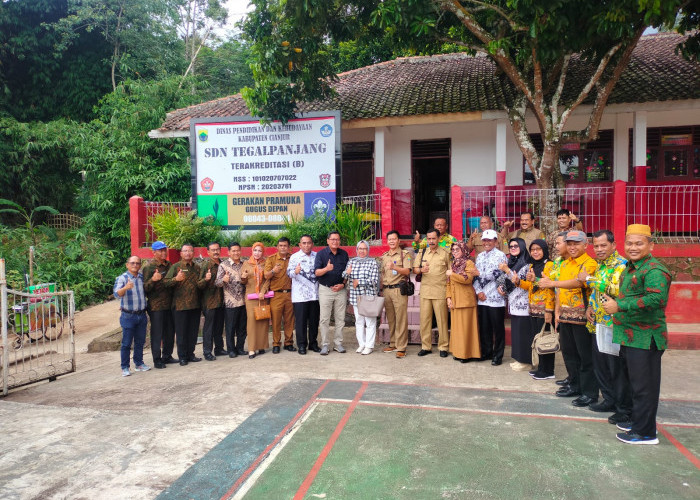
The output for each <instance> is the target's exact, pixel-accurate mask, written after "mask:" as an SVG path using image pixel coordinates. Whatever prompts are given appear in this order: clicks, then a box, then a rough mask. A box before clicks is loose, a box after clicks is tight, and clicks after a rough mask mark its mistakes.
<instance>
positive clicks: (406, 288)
mask: <svg viewBox="0 0 700 500" xmlns="http://www.w3.org/2000/svg"><path fill="white" fill-rule="evenodd" d="M403 259H404V254H403V252H402V253H401V266H402V267H403ZM399 292H400V293H401V295H406V296H407V297H410V296H411V295H413V294H414V293H416V286H415V285H414V284H413V282H412V281H411V270H410V268H409V270H408V276H406V278H405V279H404V280H403V281H402V282H401V283H400V284H399Z"/></svg>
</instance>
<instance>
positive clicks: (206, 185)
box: [199, 177, 214, 192]
mask: <svg viewBox="0 0 700 500" xmlns="http://www.w3.org/2000/svg"><path fill="white" fill-rule="evenodd" d="M199 185H200V186H202V191H206V192H209V191H211V190H212V189H214V181H213V180H211V179H210V178H209V177H205V178H204V179H202V182H200V183H199Z"/></svg>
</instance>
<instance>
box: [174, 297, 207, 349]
mask: <svg viewBox="0 0 700 500" xmlns="http://www.w3.org/2000/svg"><path fill="white" fill-rule="evenodd" d="M201 314H202V313H201V311H200V310H199V309H187V310H185V311H177V310H175V311H173V319H174V320H175V333H176V334H177V357H178V358H180V360H183V359H184V360H189V359H190V358H192V357H194V347H195V346H196V345H197V335H198V334H199V317H200V316H201Z"/></svg>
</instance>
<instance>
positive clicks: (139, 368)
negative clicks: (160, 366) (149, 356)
mask: <svg viewBox="0 0 700 500" xmlns="http://www.w3.org/2000/svg"><path fill="white" fill-rule="evenodd" d="M150 369H151V367H150V366H148V365H147V364H146V363H141V364H140V365H138V366H137V367H136V368H135V370H136V371H137V372H147V371H148V370H150Z"/></svg>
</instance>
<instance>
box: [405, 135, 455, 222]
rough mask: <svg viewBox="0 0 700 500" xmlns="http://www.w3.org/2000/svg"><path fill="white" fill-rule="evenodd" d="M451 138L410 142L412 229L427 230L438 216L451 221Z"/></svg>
mask: <svg viewBox="0 0 700 500" xmlns="http://www.w3.org/2000/svg"><path fill="white" fill-rule="evenodd" d="M450 146H451V141H450V139H436V140H430V141H411V191H412V194H413V230H414V231H416V230H418V231H420V232H421V233H425V231H427V230H428V229H430V228H431V227H433V222H434V221H435V219H436V218H437V217H444V218H446V219H447V221H448V222H449V220H450V218H449V213H450Z"/></svg>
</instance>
